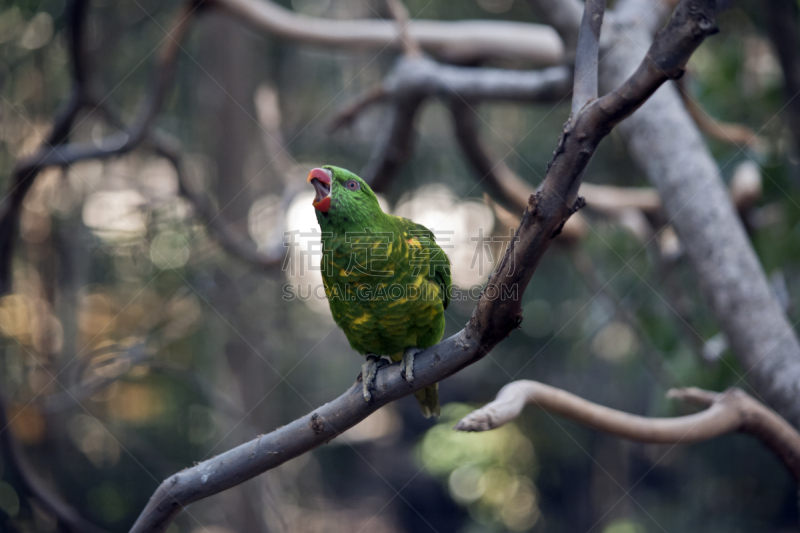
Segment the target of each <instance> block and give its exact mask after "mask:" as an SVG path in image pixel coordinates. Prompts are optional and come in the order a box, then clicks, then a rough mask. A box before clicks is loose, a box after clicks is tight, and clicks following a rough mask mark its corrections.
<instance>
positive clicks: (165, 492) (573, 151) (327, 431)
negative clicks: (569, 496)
mask: <svg viewBox="0 0 800 533" xmlns="http://www.w3.org/2000/svg"><path fill="white" fill-rule="evenodd" d="M715 15H716V6H715V5H714V2H713V1H711V0H708V1H702V0H684V1H683V2H682V3H681V5H680V6H679V7H678V9H677V10H676V12H675V15H674V16H673V19H672V20H671V22H670V24H669V25H668V26H667V28H666V29H665V30H664V31H662V32H660V33H659V36H658V37H657V38H656V40H655V42H654V43H653V46H652V47H651V50H650V54H649V55H648V58H647V59H646V60H645V63H647V64H650V63H652V66H643V67H642V68H640V69H638V70H637V71H636V72H635V73H634V74H633V75H632V76H631V78H630V79H629V80H627V81H626V82H625V83H624V84H623V85H622V86H621V87H620V88H619V89H617V90H615V91H613V92H612V93H610V94H608V95H606V96H604V97H603V98H600V99H598V100H595V101H594V102H590V103H589V105H587V106H586V107H584V108H583V109H582V110H581V111H580V112H579V113H578V114H577V115H576V116H575V117H573V120H572V121H571V122H570V123H568V124H567V126H566V128H565V131H564V133H563V134H562V136H561V138H560V139H559V143H558V147H557V149H556V152H555V154H554V156H553V160H552V162H551V164H550V166H549V168H548V171H547V175H546V177H545V179H544V182H543V183H542V186H541V187H540V188H539V190H538V191H537V193H536V194H535V195H533V196H531V198H530V199H529V202H528V207H527V209H526V211H525V213H524V215H523V218H522V222H521V224H520V226H519V228H518V229H517V233H516V236H515V239H514V241H512V242H511V243H510V244H509V246H508V247H507V249H506V254H505V256H504V257H503V260H502V261H501V263H500V264H499V265H498V267H497V268H496V270H495V272H494V273H493V274H492V276H491V279H490V281H489V283H488V284H487V286H486V287H485V289H484V291H483V293H482V295H481V298H480V300H479V302H478V305H477V307H476V308H475V311H474V312H473V314H472V316H471V318H470V320H469V323H468V324H467V326H466V327H465V328H464V329H463V330H462V331H460V332H459V333H457V334H456V335H454V336H452V337H450V338H448V339H446V340H444V341H442V342H441V343H439V344H437V345H435V346H433V347H430V348H428V349H426V350H424V351H423V352H421V353H420V354H418V355H417V356H416V362H415V379H414V382H413V384H412V385H410V384H409V383H408V382H407V381H405V379H403V378H402V377H401V375H400V371H399V365H398V364H394V365H391V366H389V367H386V368H384V369H382V370H380V371H379V372H378V374H377V377H376V386H375V389H376V390H375V393H374V394H373V400H372V401H371V402H369V403H367V402H365V401H364V399H363V396H362V395H361V385H360V384H358V383H356V384H354V385H353V386H352V387H351V388H350V389H349V390H348V391H347V392H345V393H344V394H343V395H342V396H340V397H339V398H337V399H335V400H333V401H332V402H330V403H328V404H325V405H324V406H322V407H320V408H319V409H316V410H315V411H314V412H312V413H309V414H308V415H306V416H304V417H302V418H300V419H298V420H295V421H294V422H291V423H290V424H288V425H286V426H283V427H281V428H279V429H277V430H275V431H273V432H272V433H269V434H267V435H263V436H261V437H258V438H257V439H254V440H253V441H251V442H248V443H245V444H243V445H241V446H239V447H237V448H234V449H232V450H229V451H227V452H225V453H223V454H220V455H218V456H217V457H214V458H212V459H210V460H207V461H203V462H202V463H200V464H198V465H196V466H194V467H192V468H188V469H186V470H183V471H181V472H179V473H177V474H175V475H173V476H172V477H170V478H169V479H167V480H165V481H164V483H162V484H161V486H160V487H159V488H158V490H157V491H156V492H155V494H153V496H152V498H151V499H150V502H149V503H148V505H147V507H146V508H145V509H144V510H143V511H142V514H141V515H140V516H139V519H138V520H137V521H136V523H135V524H134V526H133V528H132V530H131V531H132V532H144V531H148V532H149V531H165V530H166V529H167V527H168V525H169V523H170V522H171V521H172V519H173V518H174V517H175V515H176V514H177V513H179V512H180V511H181V509H183V507H185V506H186V505H188V504H189V503H191V502H194V501H197V500H200V499H202V498H206V497H208V496H211V495H212V494H216V493H218V492H220V491H222V490H225V489H227V488H230V487H232V486H234V485H237V484H239V483H242V482H243V481H245V480H247V479H250V478H252V477H254V476H256V475H258V474H260V473H262V472H264V471H266V470H269V469H271V468H274V467H276V466H278V465H280V464H281V463H283V462H285V461H288V460H289V459H291V458H293V457H297V456H298V455H301V454H303V453H306V452H308V451H309V450H312V449H314V448H316V447H317V446H320V445H321V444H324V443H325V442H328V441H329V440H331V439H332V438H334V437H336V436H337V435H339V434H340V433H341V432H342V431H344V430H345V429H348V428H349V427H352V426H353V425H355V424H356V423H358V422H359V421H361V420H363V419H364V418H366V416H368V415H369V414H370V413H372V412H374V411H375V410H376V409H378V408H379V407H381V406H382V405H385V404H386V403H388V402H390V401H393V400H396V399H398V398H401V397H403V396H407V395H409V394H411V393H412V392H414V391H415V390H419V389H421V388H423V387H426V386H428V385H431V384H433V383H436V382H439V381H441V380H443V379H444V378H446V377H448V376H450V375H452V374H454V373H455V372H458V371H459V370H461V369H462V368H464V367H465V366H467V365H470V364H472V363H474V362H475V361H477V360H479V359H481V358H482V357H484V356H485V355H486V354H487V353H488V352H489V351H490V350H491V349H492V348H494V346H495V345H497V343H499V342H500V341H501V340H503V339H504V338H506V337H507V336H508V335H509V334H510V333H511V332H512V331H513V329H514V328H515V327H516V326H518V325H519V323H520V321H521V319H522V317H521V295H522V294H523V293H524V291H525V288H526V287H527V285H528V283H529V281H530V279H531V276H532V275H533V273H534V271H535V269H536V266H537V265H538V263H539V260H540V259H541V257H542V255H543V254H544V252H545V251H546V249H547V248H548V247H549V245H550V244H551V243H552V241H553V239H554V238H555V236H556V235H557V234H558V233H559V232H560V230H561V227H562V226H563V224H564V222H565V221H566V220H567V219H568V218H569V216H570V215H571V214H572V213H573V212H574V210H575V209H576V208H577V207H579V206H580V205H581V202H580V201H579V200H576V194H575V193H576V192H577V189H578V187H577V186H578V184H579V181H580V176H581V174H582V173H583V171H584V168H585V166H586V163H587V162H588V160H589V158H590V157H591V155H592V154H593V152H594V150H595V149H596V147H597V145H598V143H599V142H600V141H601V140H602V138H603V137H604V136H605V135H607V134H608V132H609V131H610V130H611V128H612V127H613V126H614V125H615V124H616V123H617V122H619V121H620V120H622V119H623V118H625V116H626V115H627V114H629V113H631V112H633V110H635V109H636V108H637V107H638V106H639V105H641V103H642V102H644V101H645V100H646V99H647V98H648V97H649V96H650V95H651V94H652V93H653V91H654V90H655V89H656V88H657V87H658V85H660V84H661V83H663V82H664V81H665V80H666V79H668V77H669V76H674V75H678V74H680V73H681V72H682V70H683V68H684V65H685V63H686V61H687V60H688V58H689V56H690V55H691V54H692V52H693V51H694V50H695V49H696V48H697V46H698V45H699V44H700V42H701V41H702V39H703V37H705V36H706V35H709V34H711V33H713V32H714V31H715V28H714V25H713V20H714V17H715ZM656 65H657V66H660V67H662V68H660V69H659V68H655V66H656Z"/></svg>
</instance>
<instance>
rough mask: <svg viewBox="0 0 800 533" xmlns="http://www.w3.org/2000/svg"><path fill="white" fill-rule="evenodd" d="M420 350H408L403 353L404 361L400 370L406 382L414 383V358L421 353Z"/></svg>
mask: <svg viewBox="0 0 800 533" xmlns="http://www.w3.org/2000/svg"><path fill="white" fill-rule="evenodd" d="M421 351H422V350H420V349H419V348H408V349H407V350H406V351H405V352H403V361H402V362H401V363H400V370H401V371H402V373H403V376H404V377H405V378H406V381H408V382H409V383H411V382H412V381H414V356H415V355H417V354H418V353H419V352H421Z"/></svg>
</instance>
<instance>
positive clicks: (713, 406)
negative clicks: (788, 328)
mask: <svg viewBox="0 0 800 533" xmlns="http://www.w3.org/2000/svg"><path fill="white" fill-rule="evenodd" d="M667 396H668V397H670V398H676V399H679V400H683V401H690V402H693V403H697V404H700V405H703V406H706V407H708V409H706V410H705V411H701V412H699V413H696V414H693V415H688V416H678V417H674V418H650V417H646V416H638V415H632V414H629V413H625V412H622V411H617V410H616V409H610V408H608V407H604V406H602V405H598V404H596V403H592V402H590V401H588V400H584V399H583V398H580V397H578V396H575V395H574V394H571V393H569V392H567V391H564V390H562V389H557V388H555V387H551V386H549V385H545V384H544V383H539V382H537V381H529V380H520V381H513V382H511V383H509V384H508V385H506V386H505V387H503V388H502V389H500V392H498V393H497V397H496V398H495V399H494V401H492V402H491V403H488V404H486V405H485V406H483V407H481V408H480V409H477V410H475V411H473V412H472V413H470V414H468V415H467V416H465V417H464V418H463V419H461V421H459V422H458V424H456V426H455V429H457V430H458V431H487V430H490V429H495V428H498V427H500V426H502V425H504V424H507V423H509V422H511V421H512V420H514V419H515V418H517V417H518V416H519V415H520V414H521V413H522V410H523V408H524V407H525V406H526V405H535V406H537V407H539V408H540V409H543V410H545V411H548V412H550V413H554V414H557V415H559V416H561V417H564V418H567V419H569V420H572V421H574V422H577V423H579V424H582V425H585V426H588V427H591V428H593V429H596V430H598V431H602V432H604V433H609V434H611V435H615V436H617V437H620V438H623V439H628V440H633V441H637V442H646V443H653V444H688V443H692V442H702V441H706V440H710V439H713V438H716V437H719V436H721V435H726V434H728V433H733V432H741V433H747V434H749V435H753V436H754V437H756V438H758V439H759V440H761V442H762V443H763V444H764V445H765V446H767V447H768V448H769V449H770V450H772V451H773V452H774V453H775V455H777V456H778V458H779V459H780V460H781V461H782V462H783V464H784V465H785V466H786V469H787V470H788V471H789V473H791V474H792V477H794V479H795V481H800V434H798V433H797V431H795V429H794V428H793V427H792V426H791V425H790V424H789V423H788V422H786V420H784V419H783V418H781V417H780V416H778V415H777V414H776V413H775V412H774V411H772V410H771V409H769V408H767V407H766V406H764V405H763V404H761V403H760V402H758V401H756V400H755V399H754V398H753V397H752V396H750V395H749V394H747V393H745V392H744V391H743V390H741V389H736V388H733V389H728V390H727V391H725V392H723V393H714V392H709V391H704V390H700V389H696V388H687V389H672V390H670V391H669V392H668V393H667Z"/></svg>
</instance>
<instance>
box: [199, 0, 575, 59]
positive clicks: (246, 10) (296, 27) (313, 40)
mask: <svg viewBox="0 0 800 533" xmlns="http://www.w3.org/2000/svg"><path fill="white" fill-rule="evenodd" d="M211 5H213V6H216V7H218V8H220V9H224V10H226V11H229V12H230V13H232V14H234V15H236V16H237V17H239V18H240V19H241V20H242V22H243V23H245V24H248V25H250V26H254V27H255V28H257V29H260V30H262V31H266V32H268V33H271V34H274V35H276V36H278V37H282V38H284V39H288V40H294V41H299V42H301V43H304V44H311V45H316V46H324V47H327V48H330V47H341V48H379V49H382V48H386V47H388V46H392V47H395V48H401V45H402V43H401V42H400V41H399V40H398V39H397V27H396V25H395V24H394V23H392V22H390V21H387V20H372V19H369V20H334V19H323V18H315V17H309V16H305V15H300V14H297V13H295V12H293V11H290V10H288V9H286V8H283V7H281V6H279V5H277V4H275V3H273V2H270V1H267V0H211ZM408 34H409V36H410V37H411V38H413V39H415V40H416V41H417V42H419V43H420V45H421V46H422V48H424V49H425V51H427V52H428V53H430V54H432V55H434V56H437V57H440V58H442V59H444V60H446V61H451V62H459V63H474V62H476V61H484V60H488V59H502V60H508V59H515V60H518V61H525V62H528V63H532V64H534V65H540V66H544V65H558V64H560V63H561V59H562V55H563V46H562V44H561V39H559V38H558V35H557V34H556V32H555V31H553V29H552V28H550V27H548V26H544V25H540V24H525V23H519V22H508V21H499V20H498V21H491V22H489V21H484V20H480V21H477V20H463V21H455V22H440V21H433V20H414V21H412V22H411V23H410V24H409V26H408Z"/></svg>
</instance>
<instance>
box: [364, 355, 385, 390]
mask: <svg viewBox="0 0 800 533" xmlns="http://www.w3.org/2000/svg"><path fill="white" fill-rule="evenodd" d="M379 360H380V357H378V356H377V355H373V354H367V360H366V361H365V362H364V364H363V365H361V386H362V387H363V390H364V399H365V400H366V401H370V400H371V399H372V393H371V392H370V391H369V390H370V389H374V388H375V374H377V372H378V361H379Z"/></svg>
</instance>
